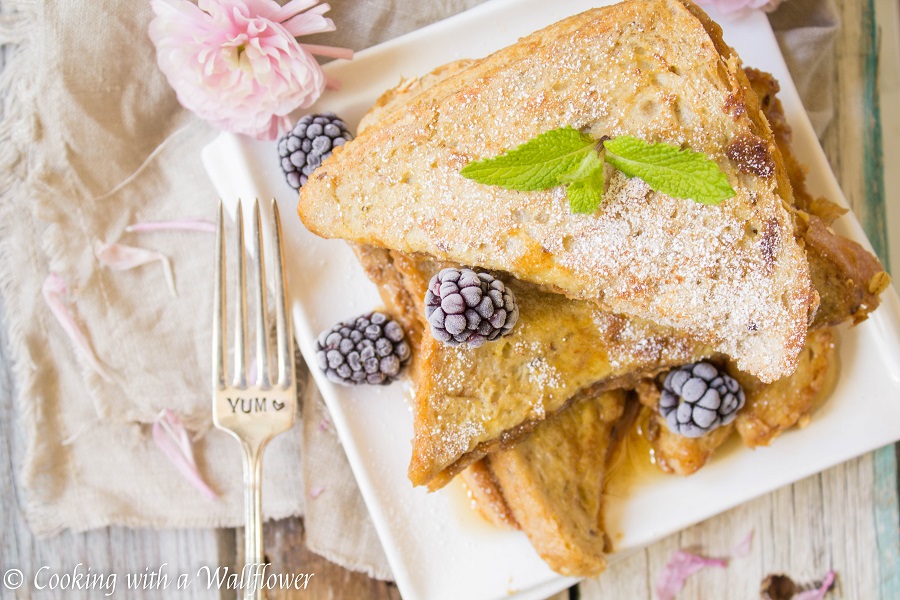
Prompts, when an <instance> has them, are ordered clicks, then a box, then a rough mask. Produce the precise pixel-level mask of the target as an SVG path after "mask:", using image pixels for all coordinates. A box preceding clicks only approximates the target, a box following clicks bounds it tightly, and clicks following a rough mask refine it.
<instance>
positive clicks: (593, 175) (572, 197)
mask: <svg viewBox="0 0 900 600" xmlns="http://www.w3.org/2000/svg"><path fill="white" fill-rule="evenodd" d="M591 154H593V155H594V156H596V157H597V161H598V165H597V166H596V167H595V168H594V169H593V170H592V171H591V172H589V173H588V174H587V175H586V176H585V177H584V178H583V179H579V180H577V181H573V182H571V183H570V184H569V187H568V188H566V195H567V196H568V198H569V208H570V209H571V210H572V212H573V213H581V214H588V215H589V214H591V213H593V212H594V211H596V210H597V209H598V208H600V203H601V202H603V160H602V159H601V158H600V156H599V155H597V154H596V153H595V152H591Z"/></svg>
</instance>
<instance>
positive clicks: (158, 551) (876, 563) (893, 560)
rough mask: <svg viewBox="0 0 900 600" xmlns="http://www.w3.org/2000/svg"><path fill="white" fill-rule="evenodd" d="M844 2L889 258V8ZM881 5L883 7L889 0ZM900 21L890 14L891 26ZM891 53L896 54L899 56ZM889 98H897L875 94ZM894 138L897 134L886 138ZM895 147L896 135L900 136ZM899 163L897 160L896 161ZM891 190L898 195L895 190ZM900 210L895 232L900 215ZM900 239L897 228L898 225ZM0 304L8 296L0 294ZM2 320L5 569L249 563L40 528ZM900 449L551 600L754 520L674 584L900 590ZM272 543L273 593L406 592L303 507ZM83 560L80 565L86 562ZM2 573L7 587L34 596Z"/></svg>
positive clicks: (140, 539)
mask: <svg viewBox="0 0 900 600" xmlns="http://www.w3.org/2000/svg"><path fill="white" fill-rule="evenodd" d="M892 1H895V0H878V2H877V5H878V10H879V11H881V12H880V13H879V14H878V17H876V2H875V0H843V1H841V2H838V3H837V4H838V6H839V10H840V11H841V13H842V23H843V27H842V29H841V31H840V33H839V35H838V39H837V43H836V58H837V85H836V87H835V89H836V90H837V97H836V98H835V102H836V109H837V110H836V115H835V121H834V122H833V124H832V125H831V126H830V128H829V129H828V131H827V132H826V135H825V138H824V141H823V143H824V147H825V150H826V153H827V154H828V156H829V159H830V161H831V164H832V166H833V168H834V170H835V173H836V174H837V177H838V180H839V181H840V182H841V185H842V186H843V189H844V192H845V194H846V195H847V197H848V199H849V201H850V203H851V205H852V206H853V209H854V211H855V212H856V214H857V215H858V216H859V218H860V221H861V222H862V223H863V226H864V227H865V228H866V231H867V233H868V235H869V238H870V239H871V240H872V242H873V244H875V247H876V250H877V251H878V253H879V254H880V256H881V257H882V258H886V257H887V233H886V230H887V228H886V223H885V216H884V215H885V210H884V206H885V199H886V197H887V194H886V192H885V189H884V187H883V185H882V182H883V178H882V168H883V165H882V163H881V160H880V159H881V156H882V146H881V144H882V141H883V140H882V135H881V129H880V119H879V106H878V97H879V94H878V92H879V89H878V84H877V79H878V78H877V71H878V60H877V57H878V47H879V46H878V39H877V35H876V30H877V29H878V18H889V17H892V16H896V12H894V14H893V15H891V14H889V13H890V11H891V10H895V9H896V7H892V6H891V4H890V2H892ZM886 8H887V10H886ZM888 30H889V31H892V32H893V34H894V35H896V27H893V29H891V28H888ZM893 66H895V65H893ZM881 110H884V111H895V110H897V108H896V107H895V106H889V107H881ZM887 141H888V143H894V144H896V143H897V142H894V141H893V140H892V139H890V140H887ZM895 147H896V146H895ZM895 168H896V167H895ZM888 192H889V193H890V194H891V195H892V196H893V197H894V198H895V199H896V197H897V195H898V193H900V190H897V189H892V190H888ZM897 225H900V224H894V229H895V235H896V233H897V229H900V228H898V227H897ZM894 243H895V244H900V239H898V238H897V237H894ZM0 310H2V299H0ZM5 333H6V332H5V331H3V330H2V329H0V365H2V368H0V440H2V441H0V443H2V448H3V452H2V456H3V458H2V461H3V463H4V464H3V466H2V468H0V530H2V531H3V535H2V537H3V544H2V546H0V570H3V571H5V570H6V569H7V568H9V566H16V567H18V568H19V569H21V570H22V571H23V572H24V573H25V574H26V577H29V574H33V573H34V572H35V571H36V570H37V569H39V568H40V567H41V566H45V565H46V566H49V567H50V569H51V570H55V571H58V572H63V571H64V570H66V569H67V570H68V571H71V570H72V569H73V568H75V565H77V564H78V563H83V565H85V566H86V565H90V566H91V568H92V569H93V570H94V571H102V572H107V573H117V574H119V576H120V577H121V578H124V576H125V574H126V573H142V572H144V571H145V570H146V569H147V567H148V566H149V567H157V566H161V565H163V564H166V568H167V569H168V570H169V571H170V572H181V571H190V570H191V569H194V570H196V568H197V566H198V565H227V566H231V567H232V568H233V567H236V566H237V565H239V564H242V563H241V556H240V554H241V548H242V539H241V537H242V533H241V531H240V530H180V531H177V530H172V531H147V530H130V529H125V528H119V527H113V528H108V529H103V530H98V531H91V532H88V533H80V534H72V533H64V534H62V535H60V536H58V537H55V538H51V539H48V540H38V539H35V538H34V537H33V536H32V535H31V533H30V531H29V530H28V527H27V525H26V524H25V522H24V520H23V518H22V516H21V513H20V510H19V498H18V496H17V487H16V482H15V476H14V473H15V471H16V468H17V465H18V464H19V463H20V459H21V454H22V447H23V445H22V440H21V439H20V435H19V432H18V430H17V429H16V426H15V416H14V412H13V408H12V400H11V398H12V396H13V393H12V387H13V382H12V381H11V380H10V375H9V370H8V368H6V365H8V360H7V357H8V346H7V340H6V338H5ZM897 480H898V478H897V458H896V449H895V448H894V447H889V448H885V449H882V450H880V451H878V452H875V453H871V454H867V455H865V456H862V457H860V458H858V459H855V460H851V461H849V462H847V463H845V464H842V465H839V466H837V467H834V468H832V469H830V470H828V471H826V472H824V473H821V474H819V475H815V476H813V477H810V478H808V479H805V480H803V481H800V482H798V483H795V484H794V485H791V486H788V487H785V488H783V489H780V490H777V491H775V492H773V493H771V494H768V495H766V496H764V497H761V498H758V499H757V500H755V501H753V502H750V503H748V504H746V505H743V506H740V507H738V508H735V509H733V510H731V511H729V512H727V513H725V514H722V515H720V516H718V517H715V518H713V519H711V520H709V521H707V522H705V523H702V524H700V525H697V526H695V527H692V528H690V529H687V530H685V531H683V532H681V533H678V534H676V535H673V536H671V537H669V538H667V539H665V540H663V541H661V542H659V543H657V544H655V545H653V546H651V547H649V548H647V549H645V550H643V551H641V552H638V553H637V554H635V555H633V556H631V557H629V558H627V559H625V560H622V561H619V562H618V563H616V564H614V565H612V566H611V567H610V569H609V570H608V572H607V573H606V574H604V575H603V576H602V577H600V578H598V579H596V580H591V581H586V582H583V583H582V584H580V585H579V586H578V587H577V589H576V588H573V589H572V590H570V591H569V592H563V593H561V594H559V595H558V596H556V597H554V600H561V599H563V598H579V597H580V598H581V599H583V600H594V599H597V600H599V599H600V598H612V599H620V598H628V599H644V598H646V599H648V600H650V599H651V598H652V597H653V586H654V582H655V581H656V578H657V576H658V575H659V573H660V571H661V569H662V568H663V567H664V565H665V564H666V562H667V561H668V559H669V557H670V555H671V554H672V552H673V551H675V550H676V549H679V548H684V547H690V546H695V547H699V548H702V549H703V550H704V551H705V552H708V553H709V554H710V555H713V556H715V555H721V554H725V553H727V551H728V549H729V548H731V547H732V546H733V545H734V544H735V543H736V542H738V541H739V540H740V539H741V538H742V537H743V536H744V535H746V533H747V532H748V531H750V530H753V531H754V532H755V539H754V543H753V548H752V552H751V554H750V556H749V557H747V558H744V559H740V560H737V561H735V562H734V563H733V564H732V566H730V567H729V568H727V569H709V570H706V571H704V572H702V573H700V574H698V575H695V576H693V577H692V578H690V580H689V581H688V584H687V586H686V587H685V590H684V592H683V593H682V594H681V595H680V596H679V597H680V598H691V599H701V598H708V599H729V598H734V599H747V598H755V597H758V593H757V591H756V590H758V587H759V583H760V580H761V579H762V578H763V577H764V576H765V575H766V574H768V573H771V572H785V573H788V574H790V575H791V576H792V577H794V578H795V579H797V580H812V579H816V578H819V577H821V576H822V575H823V574H824V573H825V572H826V571H827V570H829V569H834V570H835V571H837V573H838V578H839V579H838V582H839V583H838V593H837V594H836V595H835V597H841V598H846V599H856V598H858V599H861V600H869V599H873V598H884V599H894V598H900V533H898V514H900V511H898V500H897V499H898V494H897ZM265 537H266V539H265V547H266V554H267V557H268V559H269V561H270V562H271V563H272V565H273V568H274V569H275V570H277V571H278V572H282V573H291V572H305V573H309V572H313V573H315V576H314V577H313V579H312V580H311V583H310V586H309V588H308V589H307V590H306V591H305V592H303V593H302V594H301V593H298V592H294V594H293V595H291V594H290V593H288V592H281V593H275V594H273V595H272V596H271V597H272V598H291V597H303V598H310V599H319V598H322V599H324V598H350V599H355V598H373V599H378V598H399V597H400V594H399V593H398V591H397V588H396V586H394V585H393V584H390V583H385V582H380V581H375V580H372V579H369V578H368V577H367V576H365V575H363V574H359V573H353V572H350V571H347V570H346V569H343V568H341V567H338V566H336V565H334V564H331V563H329V562H328V561H326V560H324V559H322V558H320V557H318V556H316V555H314V554H311V553H310V552H308V551H307V550H306V549H305V546H304V543H303V537H304V530H303V522H302V520H301V519H287V520H283V521H278V522H275V523H269V524H267V525H266V528H265ZM82 568H85V567H82ZM19 594H20V595H18V596H13V595H12V592H9V591H8V590H6V589H5V588H4V587H3V586H2V585H0V598H13V597H16V598H28V597H31V596H29V595H28V593H27V592H22V591H20V593H19ZM232 594H233V593H232V592H227V591H224V590H223V591H218V590H216V589H215V588H213V589H211V590H210V589H204V588H203V586H197V585H195V586H193V587H191V588H188V589H187V590H185V591H183V592H173V591H171V590H169V591H167V592H159V591H146V592H142V593H141V592H129V593H127V594H123V593H118V594H116V596H117V597H122V596H124V597H133V598H159V597H178V598H214V597H222V598H231V597H233V596H232ZM33 597H36V598H51V597H65V598H82V597H84V598H88V597H91V598H93V597H102V594H99V593H97V592H94V593H93V594H88V593H87V592H74V591H73V592H67V593H64V594H61V593H52V592H33Z"/></svg>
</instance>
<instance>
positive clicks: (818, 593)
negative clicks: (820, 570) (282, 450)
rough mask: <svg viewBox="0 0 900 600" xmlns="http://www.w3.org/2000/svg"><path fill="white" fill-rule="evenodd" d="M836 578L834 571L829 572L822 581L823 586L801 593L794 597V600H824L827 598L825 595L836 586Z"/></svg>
mask: <svg viewBox="0 0 900 600" xmlns="http://www.w3.org/2000/svg"><path fill="white" fill-rule="evenodd" d="M834 577H835V573H834V571H828V573H826V575H825V579H823V580H822V585H820V586H819V587H818V588H817V589H814V590H807V591H805V592H800V593H799V594H797V595H796V596H794V600H822V599H823V598H825V594H827V593H828V590H830V589H831V586H832V585H834Z"/></svg>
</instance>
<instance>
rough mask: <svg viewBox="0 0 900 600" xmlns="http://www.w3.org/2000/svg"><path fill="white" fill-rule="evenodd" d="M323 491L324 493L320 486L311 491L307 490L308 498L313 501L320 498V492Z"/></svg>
mask: <svg viewBox="0 0 900 600" xmlns="http://www.w3.org/2000/svg"><path fill="white" fill-rule="evenodd" d="M324 491H325V488H323V487H321V486H320V487H314V488H313V489H311V490H309V494H308V496H309V497H310V499H312V500H315V499H316V498H318V497H319V496H321V495H322V492H324Z"/></svg>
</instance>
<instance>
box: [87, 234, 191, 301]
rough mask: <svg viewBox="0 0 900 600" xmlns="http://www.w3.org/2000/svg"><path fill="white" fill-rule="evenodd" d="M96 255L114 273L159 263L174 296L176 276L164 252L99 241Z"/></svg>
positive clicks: (96, 246)
mask: <svg viewBox="0 0 900 600" xmlns="http://www.w3.org/2000/svg"><path fill="white" fill-rule="evenodd" d="M94 255H95V256H96V257H97V260H99V261H100V262H101V263H102V264H104V265H106V266H107V267H109V268H110V269H112V270H114V271H127V270H129V269H134V268H137V267H140V266H142V265H146V264H148V263H151V262H156V261H159V262H160V264H162V266H163V274H164V275H165V277H166V285H167V286H168V287H169V291H170V292H172V295H173V296H177V295H178V294H177V293H176V292H175V274H174V273H173V271H172V263H171V261H169V257H167V256H166V255H165V254H163V253H162V252H157V251H156V250H147V249H146V248H137V247H135V246H126V245H125V244H104V243H103V242H101V241H99V240H97V241H95V242H94Z"/></svg>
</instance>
